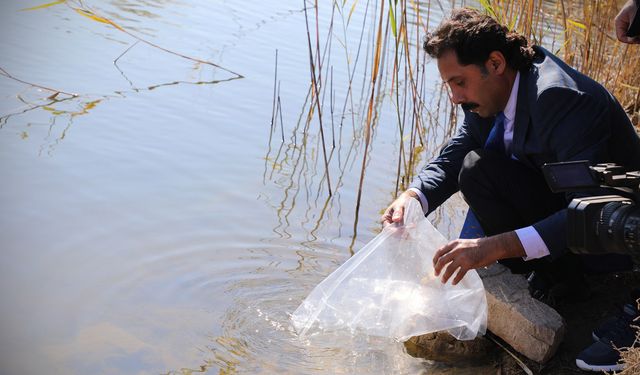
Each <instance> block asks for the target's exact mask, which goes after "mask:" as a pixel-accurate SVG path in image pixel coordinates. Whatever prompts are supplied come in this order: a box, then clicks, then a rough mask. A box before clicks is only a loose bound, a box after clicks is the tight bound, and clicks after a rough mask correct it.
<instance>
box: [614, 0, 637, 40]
mask: <svg viewBox="0 0 640 375" xmlns="http://www.w3.org/2000/svg"><path fill="white" fill-rule="evenodd" d="M637 11H638V7H637V6H636V4H635V3H634V2H633V0H629V1H627V2H626V3H625V4H624V6H623V7H622V9H620V13H618V15H617V16H616V19H615V25H616V36H617V37H618V40H619V41H621V42H623V43H632V44H634V43H635V44H637V43H640V37H637V36H636V37H628V36H627V30H628V29H629V25H631V21H633V17H634V16H635V14H636V12H637Z"/></svg>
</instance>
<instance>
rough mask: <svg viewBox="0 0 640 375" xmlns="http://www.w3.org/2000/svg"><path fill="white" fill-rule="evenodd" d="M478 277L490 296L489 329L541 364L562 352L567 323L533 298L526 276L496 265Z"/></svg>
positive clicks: (485, 269) (480, 272)
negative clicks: (560, 348) (557, 352)
mask: <svg viewBox="0 0 640 375" xmlns="http://www.w3.org/2000/svg"><path fill="white" fill-rule="evenodd" d="M478 273H479V274H480V277H481V278H482V281H483V283H484V288H485V290H486V292H487V304H488V308H489V314H488V321H487V328H488V329H489V331H491V332H492V333H493V334H495V335H496V336H498V337H500V338H501V339H502V340H504V341H505V342H506V343H507V344H509V345H511V347H512V348H513V349H515V350H516V351H518V352H519V353H521V354H523V355H524V356H526V357H527V358H529V359H531V360H534V361H536V362H539V363H544V362H546V361H548V360H549V359H550V358H551V357H552V356H553V355H554V354H555V352H556V351H557V350H558V346H559V345H560V342H561V341H562V339H563V337H564V334H565V323H564V320H563V319H562V317H561V316H560V314H558V312H556V311H555V310H554V309H553V308H551V307H550V306H548V305H546V304H544V303H542V302H540V301H538V300H536V299H534V298H532V297H531V296H530V295H529V290H528V284H527V280H526V279H525V278H524V276H523V275H515V274H512V273H511V271H509V269H507V268H506V267H504V266H502V265H500V264H494V265H491V266H489V267H487V268H484V269H479V270H478Z"/></svg>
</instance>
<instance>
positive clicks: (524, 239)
mask: <svg viewBox="0 0 640 375" xmlns="http://www.w3.org/2000/svg"><path fill="white" fill-rule="evenodd" d="M516 235H518V238H519V239H520V243H521V244H522V247H523V248H524V252H525V253H526V254H527V256H526V257H524V258H522V259H524V260H532V259H538V258H542V257H544V256H547V255H549V249H548V248H547V245H546V244H545V243H544V241H543V240H542V237H540V234H538V231H536V230H535V228H534V227H532V226H529V227H525V228H520V229H516Z"/></svg>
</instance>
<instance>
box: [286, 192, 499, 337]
mask: <svg viewBox="0 0 640 375" xmlns="http://www.w3.org/2000/svg"><path fill="white" fill-rule="evenodd" d="M446 242H447V241H446V239H445V238H444V237H443V236H442V234H440V232H438V230H437V229H435V228H434V227H433V225H431V223H430V222H429V221H428V220H427V219H426V218H425V217H424V214H423V212H422V208H421V207H420V204H419V203H418V201H417V200H415V199H412V200H411V202H410V203H409V204H408V205H407V207H405V215H404V224H403V225H397V224H393V225H389V226H387V227H386V228H384V229H383V230H382V232H381V233H380V234H379V235H377V236H376V237H375V238H374V239H373V240H372V241H371V242H369V243H368V244H367V245H365V246H364V247H363V248H362V249H361V250H360V251H358V252H357V253H356V254H355V255H354V256H353V257H351V258H350V259H349V260H348V261H347V262H345V263H344V264H343V265H342V266H340V267H339V268H338V269H337V270H335V271H334V272H333V273H332V274H330V275H329V276H328V277H327V278H326V279H325V280H323V281H322V282H321V283H320V284H318V286H316V287H315V289H313V291H311V293H310V294H309V296H308V297H307V298H306V299H305V300H304V301H303V303H302V304H301V305H300V306H299V307H298V309H297V310H296V311H295V312H294V313H293V315H292V317H291V319H292V321H293V326H294V328H295V329H296V331H297V332H298V333H299V334H300V336H301V337H305V336H307V335H309V334H310V333H312V332H316V331H323V332H330V331H344V330H349V331H351V332H353V333H355V332H356V331H361V332H364V333H365V334H369V335H373V336H382V337H390V338H394V339H397V340H400V341H405V340H407V339H409V338H410V337H412V336H417V335H422V334H426V333H430V332H436V331H443V330H447V331H448V332H449V333H450V334H451V335H452V336H454V337H456V338H457V339H459V340H471V339H474V338H475V337H476V335H477V334H478V333H480V334H484V333H485V330H486V326H487V300H486V296H485V291H484V286H483V285H482V280H481V279H480V277H479V276H478V273H477V272H476V271H474V270H470V271H468V272H467V274H466V275H465V276H464V278H463V279H462V281H460V282H459V283H458V285H452V284H451V281H448V282H447V283H446V284H443V283H442V282H441V280H440V278H437V277H435V274H434V270H433V261H432V259H433V255H434V253H435V252H436V250H437V249H438V248H439V247H440V246H442V245H443V244H445V243H446Z"/></svg>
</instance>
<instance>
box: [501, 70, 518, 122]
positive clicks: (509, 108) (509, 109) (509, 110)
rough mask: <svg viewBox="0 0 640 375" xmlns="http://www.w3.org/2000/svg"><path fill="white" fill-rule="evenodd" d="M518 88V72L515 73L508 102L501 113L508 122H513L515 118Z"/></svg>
mask: <svg viewBox="0 0 640 375" xmlns="http://www.w3.org/2000/svg"><path fill="white" fill-rule="evenodd" d="M519 86H520V72H516V79H515V80H514V81H513V86H512V87H511V94H510V95H509V101H508V102H507V105H506V106H505V107H504V110H503V111H502V113H504V117H506V119H507V120H508V121H513V120H514V118H515V117H516V104H517V103H518V87H519Z"/></svg>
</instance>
